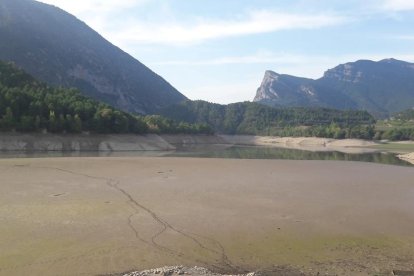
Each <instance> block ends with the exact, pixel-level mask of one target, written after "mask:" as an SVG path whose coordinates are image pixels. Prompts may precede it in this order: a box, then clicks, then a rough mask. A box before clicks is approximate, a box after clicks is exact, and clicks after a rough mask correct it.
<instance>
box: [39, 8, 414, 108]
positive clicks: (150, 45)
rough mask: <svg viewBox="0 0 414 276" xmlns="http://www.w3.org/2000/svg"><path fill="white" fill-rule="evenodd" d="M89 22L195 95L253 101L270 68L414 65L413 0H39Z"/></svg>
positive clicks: (301, 70) (318, 70)
mask: <svg viewBox="0 0 414 276" xmlns="http://www.w3.org/2000/svg"><path fill="white" fill-rule="evenodd" d="M41 2H45V3H49V4H53V5H55V6H58V7H60V8H62V9H64V10H66V11H68V12H70V13H72V14H74V15H75V16H77V17H78V18H79V19H81V20H83V21H85V22H86V23H87V24H88V25H89V26H91V27H92V28H94V29H95V30H97V31H98V32H99V33H100V34H102V35H103V36H104V37H105V38H106V39H108V40H109V41H110V42H112V43H113V44H115V45H117V46H119V47H120V48H122V49H123V50H125V51H126V52H128V53H129V54H131V55H132V56H134V57H135V58H137V59H138V60H139V61H141V62H142V63H144V64H145V65H147V66H148V67H150V68H151V69H152V70H153V71H155V72H156V73H158V74H159V75H161V76H163V77H164V78H165V79H166V80H167V81H169V82H170V83H171V84H172V85H173V86H175V87H176V88H177V89H178V90H179V91H181V92H182V93H183V94H185V95H186V96H187V97H189V98H190V99H193V100H197V99H201V100H207V101H211V102H218V103H231V102H237V101H247V100H252V99H253V97H254V95H255V92H256V89H257V87H258V86H259V85H260V82H261V80H262V77H263V75H264V72H265V70H273V71H276V72H278V73H285V74H292V75H297V76H302V77H310V78H319V77H321V76H322V75H323V72H324V71H325V70H327V69H329V68H331V67H334V66H336V65H338V64H340V63H345V62H349V61H355V60H358V59H372V60H380V59H384V58H390V57H393V58H397V59H402V60H406V61H411V62H414V0H365V1H364V0H361V1H356V0H347V1H343V0H341V1H338V0H319V1H317V0H313V1H311V0H292V1H289V0H286V1H282V0H280V1H278V0H254V1H252V0H250V1H246V0H71V1H69V0H41Z"/></svg>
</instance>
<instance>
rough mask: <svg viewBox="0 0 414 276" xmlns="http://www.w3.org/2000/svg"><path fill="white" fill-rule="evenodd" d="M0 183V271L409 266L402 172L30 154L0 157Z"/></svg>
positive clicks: (410, 215) (346, 270)
mask: <svg viewBox="0 0 414 276" xmlns="http://www.w3.org/2000/svg"><path fill="white" fill-rule="evenodd" d="M0 179H1V182H0V275H102V274H111V273H121V272H127V271H142V270H146V269H151V268H156V267H163V266H175V265H178V264H180V265H184V266H187V267H194V266H201V267H206V268H208V269H209V270H211V271H213V272H215V273H228V274H238V273H247V272H252V271H258V270H259V271H272V268H274V267H288V268H289V269H291V270H292V271H297V272H300V273H304V274H305V275H316V274H317V272H320V274H321V275H325V274H326V273H327V274H328V275H375V274H376V275H389V274H390V273H391V271H392V270H396V271H413V270H414V259H413V256H414V236H413V233H414V182H413V179H414V170H413V169H412V168H409V167H398V166H388V165H378V164H368V163H355V162H335V161H333V162H330V161H287V160H233V159H197V158H163V157H159V158H150V157H147V158H115V157H112V158H44V159H36V158H32V159H5V160H0ZM269 275H271V274H269Z"/></svg>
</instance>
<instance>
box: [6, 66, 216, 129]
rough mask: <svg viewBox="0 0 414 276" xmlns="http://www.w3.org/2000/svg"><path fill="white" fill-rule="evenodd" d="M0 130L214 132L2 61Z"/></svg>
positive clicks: (199, 125)
mask: <svg viewBox="0 0 414 276" xmlns="http://www.w3.org/2000/svg"><path fill="white" fill-rule="evenodd" d="M0 130H1V131H14V130H16V131H21V132H31V131H44V130H46V131H48V132H53V133H62V132H67V133H80V132H82V131H91V132H96V133H148V132H156V133H206V134H210V133H212V130H211V129H210V128H209V127H208V126H206V125H201V124H188V123H184V122H182V123H177V122H175V121H173V120H171V119H167V118H163V117H161V116H145V117H144V116H135V115H132V114H129V113H126V112H122V111H119V110H117V109H115V108H112V107H110V106H109V105H107V104H104V103H100V102H97V101H95V100H92V99H90V98H87V97H85V96H83V95H81V93H80V92H79V91H77V90H75V89H64V88H52V87H48V86H47V85H45V84H43V83H40V82H38V81H36V80H35V79H34V78H32V77H31V76H30V75H28V74H26V73H25V72H23V71H21V70H19V69H16V68H15V67H14V66H13V65H11V64H8V63H3V62H0Z"/></svg>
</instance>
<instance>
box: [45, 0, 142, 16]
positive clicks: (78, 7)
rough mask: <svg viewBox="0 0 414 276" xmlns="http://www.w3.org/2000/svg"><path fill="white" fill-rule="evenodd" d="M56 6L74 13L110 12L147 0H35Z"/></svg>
mask: <svg viewBox="0 0 414 276" xmlns="http://www.w3.org/2000/svg"><path fill="white" fill-rule="evenodd" d="M37 1H39V2H43V3H46V4H50V5H54V6H57V7H59V8H61V9H63V10H65V11H67V12H70V13H72V14H74V15H82V14H86V13H93V14H99V13H110V12H114V11H119V10H124V9H127V8H130V7H135V6H138V5H141V4H143V3H145V2H147V0H104V1H102V0H70V1H68V0H37Z"/></svg>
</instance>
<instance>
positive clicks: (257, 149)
mask: <svg viewBox="0 0 414 276" xmlns="http://www.w3.org/2000/svg"><path fill="white" fill-rule="evenodd" d="M134 156H137V157H144V156H149V157H157V156H159V157H200V158H235V159H279V160H280V159H287V160H337V161H359V162H373V163H380V164H389V165H398V166H413V165H411V164H410V163H408V162H406V161H403V160H401V159H399V158H398V157H397V154H396V153H392V152H382V151H375V152H364V153H343V152H339V151H310V150H302V149H288V148H278V147H261V146H231V147H229V146H224V145H200V146H188V147H178V149H177V150H175V151H117V152H61V151H54V152H15V151H10V152H0V159H4V158H46V157H134Z"/></svg>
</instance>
